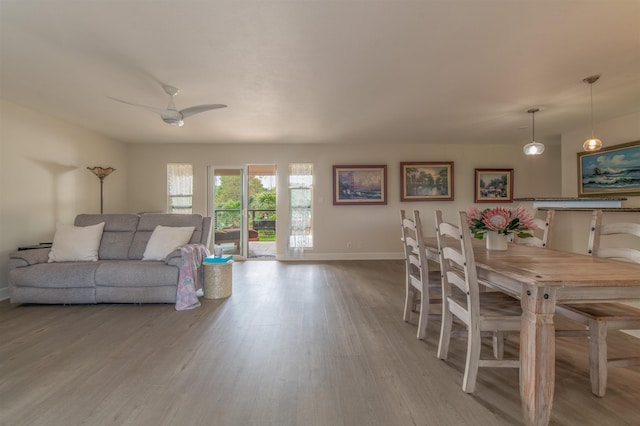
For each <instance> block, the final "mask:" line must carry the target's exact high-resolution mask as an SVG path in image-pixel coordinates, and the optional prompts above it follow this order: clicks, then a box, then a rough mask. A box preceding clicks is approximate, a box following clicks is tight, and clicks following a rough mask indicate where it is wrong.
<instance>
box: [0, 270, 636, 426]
mask: <svg viewBox="0 0 640 426" xmlns="http://www.w3.org/2000/svg"><path fill="white" fill-rule="evenodd" d="M403 268H404V266H403V262H401V261H344V262H316V263H298V262H292V263H285V262H276V261H253V262H251V261H248V262H236V263H235V264H234V265H233V269H234V272H233V273H234V283H233V295H232V296H231V297H230V298H228V299H223V300H209V299H201V301H202V306H201V307H200V308H197V309H195V310H192V311H182V312H177V311H175V310H174V307H173V306H172V305H79V306H78V305H70V306H46V305H18V306H15V305H11V304H9V302H8V301H3V302H0V425H3V426H4V425H7V426H8V425H11V426H14V425H29V426H38V425H43V426H44V425H46V426H57V425H65V426H67V425H144V426H146V425H243V426H244V425H331V426H337V425H345V426H346V425H349V426H351V425H456V426H461V425H492V426H493V425H519V424H522V417H521V407H520V397H519V392H518V371H517V370H516V369H481V370H480V372H479V378H478V385H477V388H476V393H475V394H474V395H467V394H464V393H463V392H462V390H461V381H462V373H463V368H464V356H465V344H464V339H460V338H458V339H456V338H454V339H453V341H452V346H451V353H450V358H449V359H448V360H447V361H440V360H438V359H436V355H435V353H436V345H437V339H438V334H439V319H438V318H434V317H432V318H431V319H430V322H429V325H428V329H427V340H426V341H419V340H417V339H416V338H415V333H416V319H413V321H412V322H410V323H405V322H403V321H402V309H403V296H404V295H403V292H404V269H403ZM510 339H511V340H510V341H508V342H507V345H506V352H507V354H508V355H509V354H510V355H514V354H517V337H516V338H515V339H513V338H510ZM609 341H610V346H611V348H612V352H613V354H614V355H615V351H616V350H618V349H617V348H622V349H621V350H624V351H625V352H626V353H629V352H634V351H635V353H640V341H639V340H638V339H634V338H632V337H629V336H627V335H624V334H622V333H612V335H611V336H610V340H609ZM483 350H490V347H489V345H488V342H487V345H486V347H484V348H483ZM587 364H588V361H587V342H586V340H584V339H576V338H562V339H559V342H558V347H557V365H558V367H557V377H556V398H555V404H554V407H553V412H552V418H551V424H552V425H612V426H613V425H615V426H620V425H639V424H640V368H637V367H635V368H626V369H613V370H611V371H610V373H609V381H608V384H609V386H608V390H607V395H606V397H605V398H596V397H594V396H593V395H592V394H591V392H590V385H589V374H588V368H587Z"/></svg>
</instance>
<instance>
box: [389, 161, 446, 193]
mask: <svg viewBox="0 0 640 426" xmlns="http://www.w3.org/2000/svg"><path fill="white" fill-rule="evenodd" d="M452 200H453V161H446V162H442V161H440V162H403V163H400V201H452Z"/></svg>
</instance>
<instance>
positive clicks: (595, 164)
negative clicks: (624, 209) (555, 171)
mask: <svg viewBox="0 0 640 426" xmlns="http://www.w3.org/2000/svg"><path fill="white" fill-rule="evenodd" d="M578 195H579V196H589V195H599V196H602V195H640V141H635V142H629V143H625V144H621V145H614V146H612V147H609V148H603V149H601V150H600V151H598V152H579V153H578Z"/></svg>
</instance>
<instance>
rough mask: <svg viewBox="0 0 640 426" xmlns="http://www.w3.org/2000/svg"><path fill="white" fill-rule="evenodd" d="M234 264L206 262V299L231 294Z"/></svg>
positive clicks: (219, 297) (220, 297)
mask: <svg viewBox="0 0 640 426" xmlns="http://www.w3.org/2000/svg"><path fill="white" fill-rule="evenodd" d="M232 271H233V268H232V264H231V262H229V263H208V264H207V263H205V264H204V297H205V298H206V299H222V298H225V297H229V296H231V289H232V286H233V275H232Z"/></svg>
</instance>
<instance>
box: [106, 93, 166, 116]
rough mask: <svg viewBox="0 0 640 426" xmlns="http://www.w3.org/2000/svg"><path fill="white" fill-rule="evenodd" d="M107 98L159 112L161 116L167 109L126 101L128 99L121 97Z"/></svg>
mask: <svg viewBox="0 0 640 426" xmlns="http://www.w3.org/2000/svg"><path fill="white" fill-rule="evenodd" d="M107 98H109V99H111V100H114V101H116V102H122V103H123V104H127V105H131V106H134V107H139V108H144V109H146V110H149V111H152V112H155V113H156V114H160V115H161V116H162V115H163V114H166V112H167V110H166V109H162V108H154V107H151V106H147V105H141V104H134V103H133V102H128V101H123V100H122V99H118V98H112V97H111V96H107Z"/></svg>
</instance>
